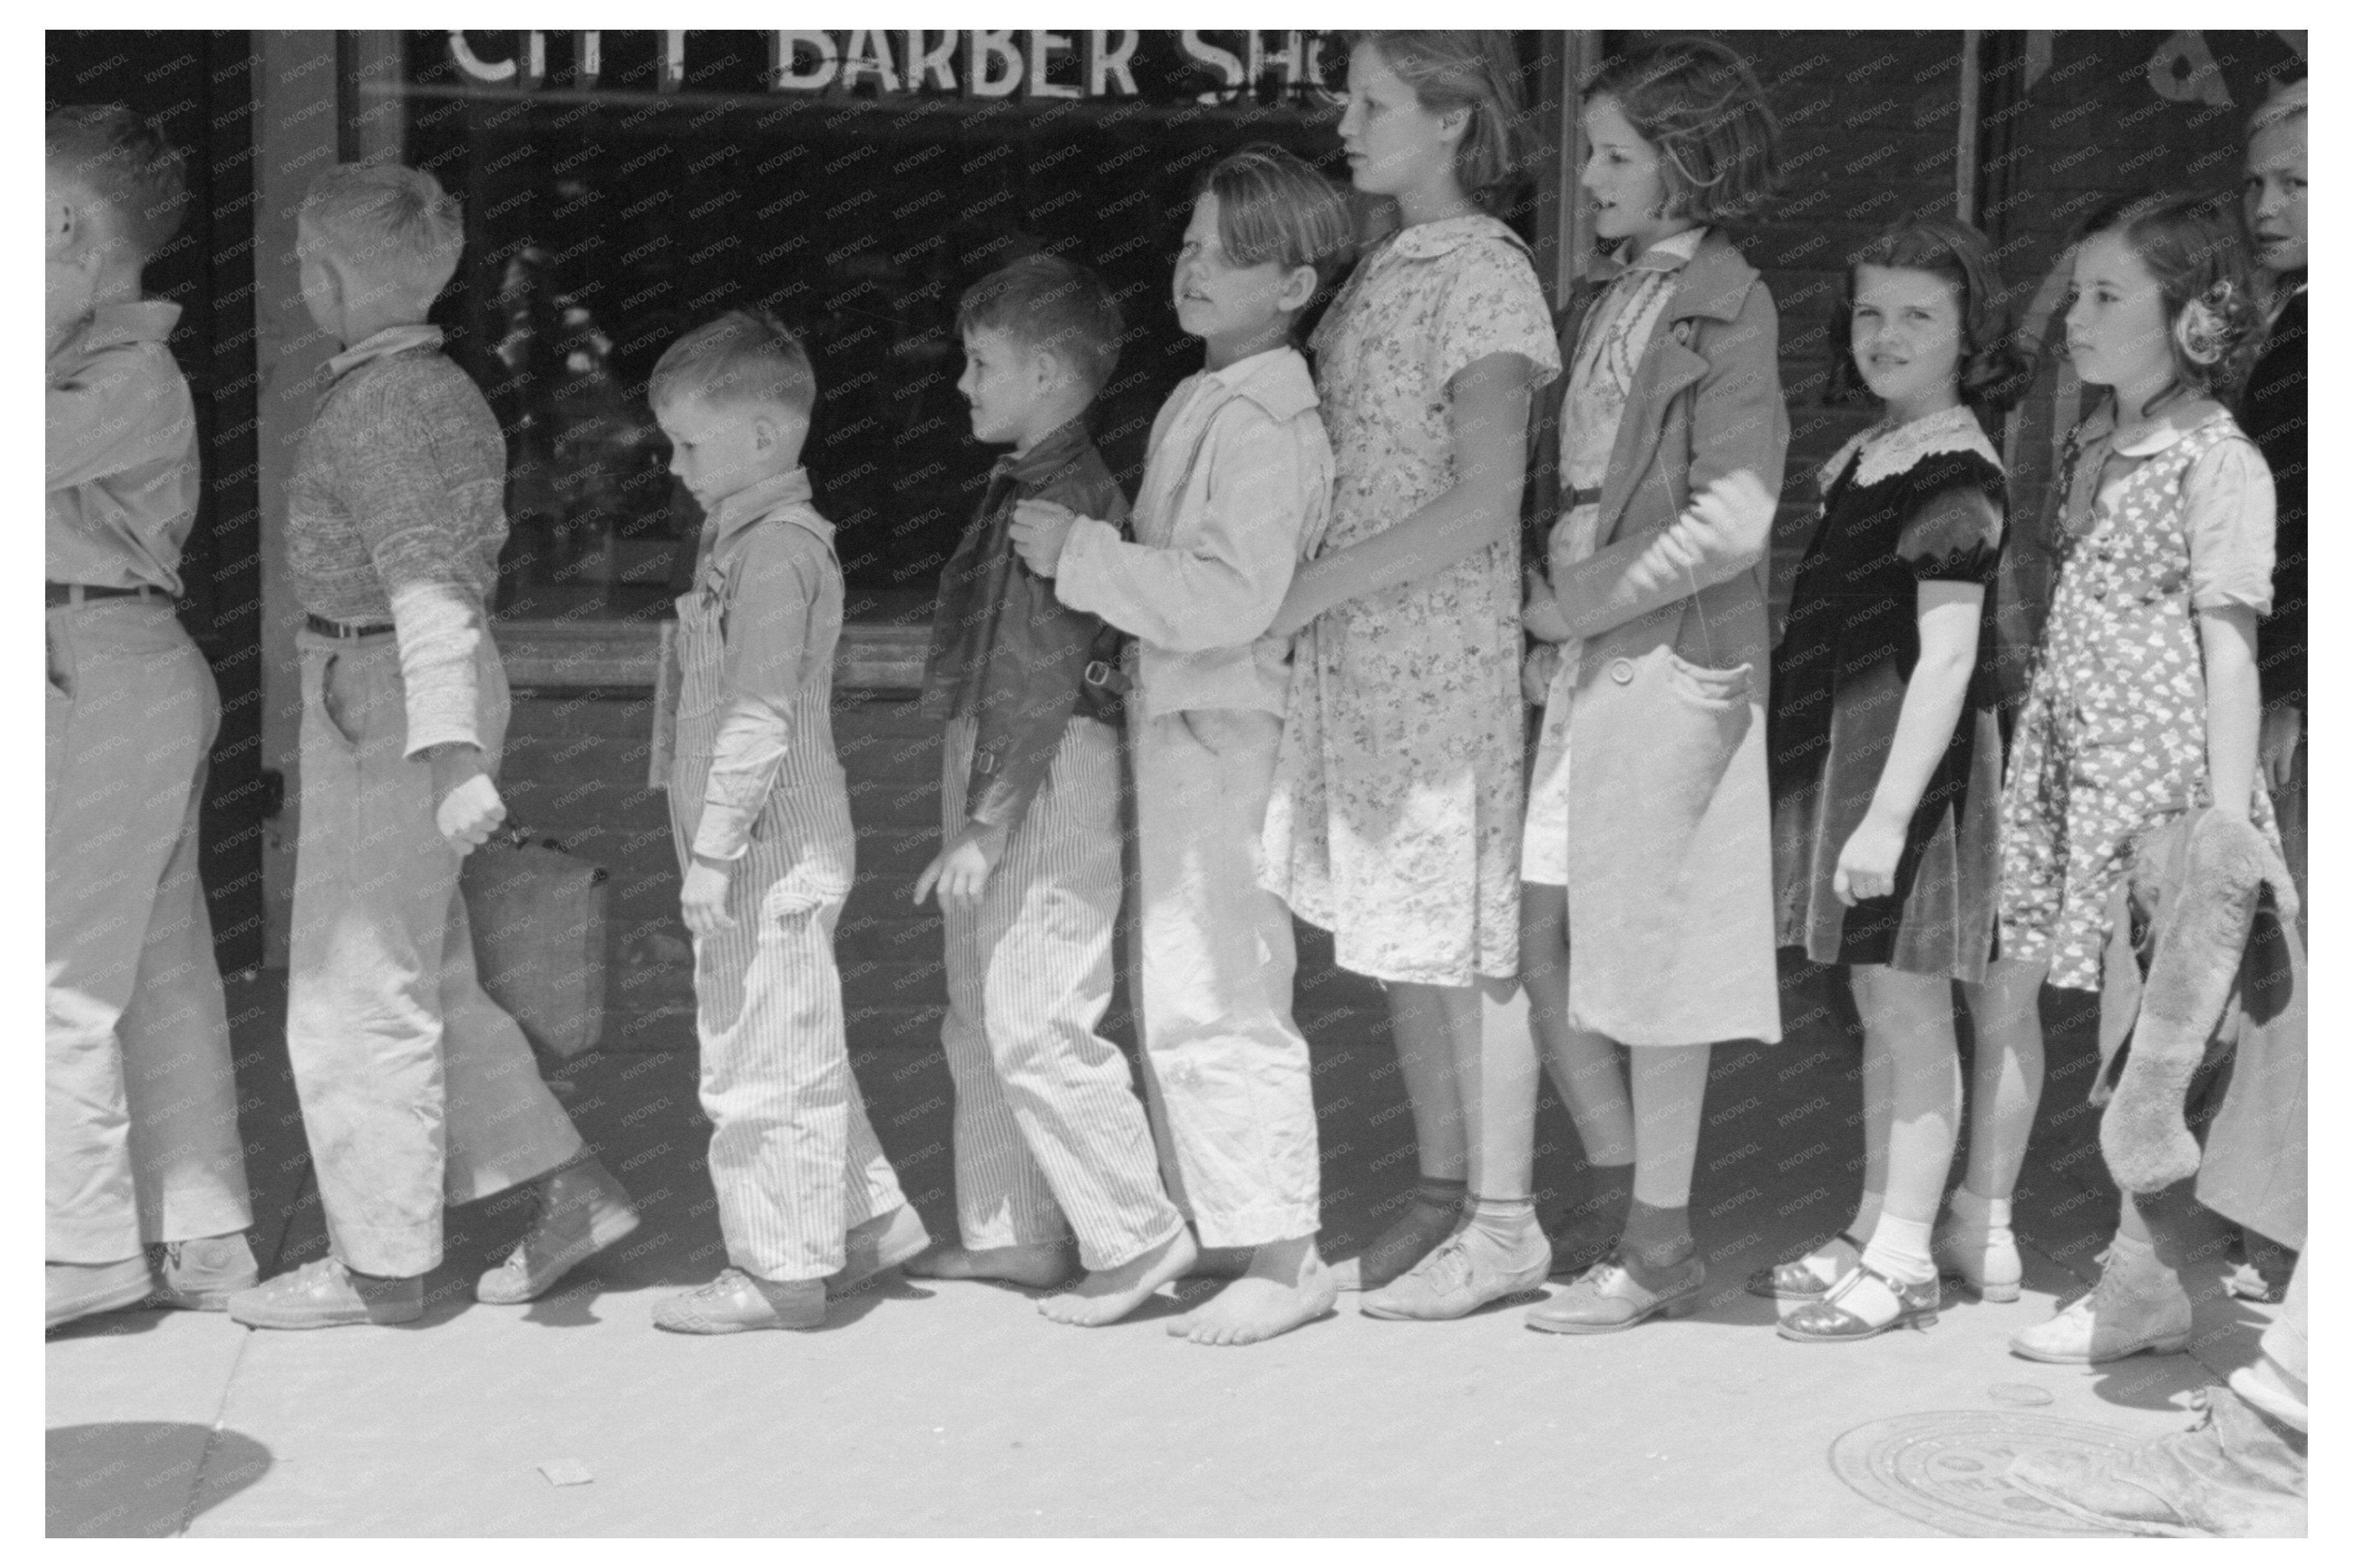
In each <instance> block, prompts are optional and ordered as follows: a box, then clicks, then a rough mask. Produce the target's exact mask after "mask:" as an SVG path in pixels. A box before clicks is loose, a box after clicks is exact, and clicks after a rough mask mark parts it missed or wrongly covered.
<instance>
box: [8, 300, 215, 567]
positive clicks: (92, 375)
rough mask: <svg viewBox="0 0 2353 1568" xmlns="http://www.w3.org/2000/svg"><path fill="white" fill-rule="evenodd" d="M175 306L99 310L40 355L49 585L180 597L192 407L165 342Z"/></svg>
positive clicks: (190, 515)
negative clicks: (44, 357)
mask: <svg viewBox="0 0 2353 1568" xmlns="http://www.w3.org/2000/svg"><path fill="white" fill-rule="evenodd" d="M179 319H180V307H178V306H177V305H172V304H166V303H164V301H162V300H131V301H127V302H124V303H121V304H112V305H100V306H99V307H98V308H97V309H96V310H93V311H91V312H90V316H89V318H88V319H87V320H85V321H83V322H82V324H81V325H80V326H79V327H78V328H76V329H75V330H74V331H73V332H71V333H70V334H69V336H68V337H67V338H66V340H65V342H61V343H59V344H58V348H57V351H56V352H55V353H52V354H50V355H49V356H48V365H47V371H48V375H47V380H48V398H47V403H48V411H47V440H46V456H47V468H48V518H47V539H46V542H45V554H46V556H47V568H48V580H49V581H50V582H52V583H79V584H84V585H85V586H89V587H94V588H137V587H142V586H145V587H154V588H161V589H162V590H164V592H165V593H166V594H170V595H173V596H174V597H177V596H178V595H179V592H180V550H181V547H182V546H183V545H185V543H186V542H187V539H188V530H189V529H190V528H192V527H194V526H195V521H196V498H197V489H196V486H197V478H198V465H197V458H196V413H195V403H194V402H193V401H192V400H191V399H190V398H189V396H188V383H187V380H186V378H185V377H184V376H183V375H181V374H180V367H179V365H178V364H177V363H174V361H173V359H172V351H171V350H170V349H169V348H166V347H165V346H164V344H165V342H166V340H168V339H169V338H170V337H171V335H172V327H173V325H174V323H175V322H176V321H179Z"/></svg>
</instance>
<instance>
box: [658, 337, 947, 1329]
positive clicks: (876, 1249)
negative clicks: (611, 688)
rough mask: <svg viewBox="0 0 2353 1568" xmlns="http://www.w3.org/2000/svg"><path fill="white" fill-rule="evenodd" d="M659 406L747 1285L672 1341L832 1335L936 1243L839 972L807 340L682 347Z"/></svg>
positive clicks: (722, 1079)
mask: <svg viewBox="0 0 2353 1568" xmlns="http://www.w3.org/2000/svg"><path fill="white" fill-rule="evenodd" d="M646 395H647V400H648V401H649V403H651V404H652V405H653V410H654V417H655V419H656V420H657V421H658V422H659V424H660V426H661V428H662V433H663V434H664V435H666V436H668V437H670V472H672V473H673V474H676V475H677V476H678V477H679V478H680V479H681V480H683V481H684V482H685V484H686V487H687V489H689V490H691V492H693V495H694V499H695V500H696V501H697V502H699V503H700V504H701V505H702V508H703V511H704V516H705V519H706V521H705V522H704V525H703V531H702V551H701V559H700V560H699V561H698V562H697V563H696V567H695V585H694V588H693V591H692V592H691V593H689V594H687V595H684V596H682V597H681V599H680V600H679V602H678V616H679V658H678V666H677V668H678V676H679V682H680V689H679V691H678V692H677V693H676V697H675V703H674V711H675V713H676V716H677V717H676V726H677V728H676V736H675V740H674V742H673V745H672V751H673V755H674V758H675V760H674V762H673V763H672V765H671V770H670V826H671V830H672V832H673V833H674V834H675V836H676V838H677V843H678V857H679V865H680V868H681V870H682V871H683V873H684V875H685V887H684V889H682V891H681V897H680V902H681V906H682V910H683V913H684V916H685V919H686V925H687V929H688V931H691V932H692V933H693V936H694V999H695V1026H696V1029H697V1032H698V1033H699V1034H700V1035H701V1037H702V1109H703V1110H704V1112H705V1113H706V1114H708V1115H709V1116H710V1118H711V1127H712V1131H711V1156H710V1164H711V1182H712V1186H713V1187H714V1188H715V1189H716V1190H717V1192H718V1195H719V1229H720V1234H721V1235H722V1236H723V1237H724V1238H725V1240H726V1244H727V1261H728V1264H729V1267H728V1268H724V1269H723V1270H721V1272H720V1275H719V1277H718V1278H717V1279H714V1280H712V1282H711V1283H710V1284H708V1285H705V1286H702V1288H700V1289H694V1290H690V1291H688V1292H686V1293H685V1294H683V1295H681V1296H677V1297H674V1298H672V1299H671V1300H668V1301H665V1302H663V1303H661V1305H659V1307H657V1308H656V1309H655V1310H654V1321H655V1323H656V1324H657V1325H659V1327H661V1328H665V1329H673V1330H676V1331H680V1332H681V1333H692V1334H728V1333H737V1332H741V1331H744V1330H746V1329H813V1328H816V1327H817V1326H818V1324H819V1323H822V1322H823V1321H825V1300H826V1294H827V1291H828V1289H831V1290H833V1291H834V1292H835V1293H837V1294H839V1293H840V1292H841V1291H843V1290H846V1289H849V1288H850V1287H852V1286H855V1285H857V1284H858V1283H859V1282H860V1281H861V1280H863V1279H867V1278H868V1277H869V1276H871V1275H873V1274H875V1273H878V1272H880V1271H881V1270H882V1269H884V1268H890V1267H891V1266H892V1265H893V1264H895V1263H900V1262H903V1261H904V1260H905V1259H907V1258H912V1257H913V1256H914V1255H915V1254H916V1253H918V1252H921V1251H922V1250H923V1248H924V1247H927V1246H928V1245H930V1241H931V1238H930V1237H929V1236H928V1235H926V1234H925V1232H924V1230H923V1221H922V1220H921V1219H920V1218H918V1217H917V1216H916V1214H915V1211H914V1210H913V1208H912V1207H910V1206H908V1204H907V1201H906V1199H905V1198H904V1197H903V1196H902V1195H901V1194H900V1191H899V1179H898V1177H897V1175H896V1174H895V1173H893V1172H892V1169H891V1162H890V1161H889V1160H888V1159H886V1158H884V1157H883V1153H882V1148H881V1144H880V1143H878V1142H875V1139H874V1129H873V1128H872V1127H871V1125H869V1124H868V1122H867V1120H866V1107H865V1105H864V1103H863V1102H862V1101H861V1100H860V1098H859V1093H858V1080H857V1079H856V1078H855V1077H853V1076H852V1074H851V1072H850V1070H849V1044H848V1039H847V1037H846V1035H845V1033H844V1027H843V1019H842V1009H841V975H840V973H839V971H838V970H837V969H836V968H835V966H834V958H833V932H834V925H835V922H836V921H839V919H840V917H841V906H842V904H843V902H844V900H847V899H848V898H849V887H850V879H851V875H852V872H853V869H854V868H855V865H856V860H857V841H856V839H855V838H854V837H853V836H852V834H851V831H850V824H849V791H848V789H847V788H846V787H845V785H844V782H843V777H842V771H841V764H840V763H839V762H838V761H836V760H835V757H834V752H833V719H832V713H831V703H832V697H833V650H834V645H835V644H836V643H837V642H838V641H839V639H840V637H841V600H842V584H841V567H840V564H839V562H837V561H836V559H835V557H834V552H833V525H832V524H831V523H829V522H828V521H826V520H825V519H824V518H822V517H820V516H818V512H817V509H816V508H814V507H812V506H810V505H809V481H808V474H807V470H806V469H804V468H802V467H801V466H800V452H801V443H802V442H803V441H804V440H805V439H807V436H808V428H809V414H810V411H811V409H812V408H813V407H814V406H815V405H816V402H817V381H816V378H815V376H814V375H812V374H810V370H809V362H808V355H807V353H804V352H803V350H802V348H801V345H800V344H799V342H797V341H796V340H795V339H794V338H793V336H792V334H791V333H789V332H787V331H785V329H784V328H783V327H781V326H779V325H777V324H776V321H774V320H773V319H772V318H768V317H765V316H754V315H752V314H749V313H747V312H745V311H742V310H734V311H730V312H729V313H728V314H726V315H724V316H722V317H721V318H720V319H719V320H717V321H712V322H710V323H708V324H706V325H704V326H701V327H698V328H696V329H695V330H694V331H691V332H689V333H687V334H686V335H685V336H684V337H682V338H681V339H679V341H678V342H675V343H672V344H671V345H670V350H669V352H668V353H664V354H663V355H662V357H661V361H660V363H658V364H657V365H655V367H654V372H653V375H652V377H651V378H650V380H649V383H648V384H647V387H646ZM845 1231H846V1232H847V1235H845V1234H844V1233H845Z"/></svg>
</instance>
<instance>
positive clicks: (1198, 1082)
mask: <svg viewBox="0 0 2353 1568" xmlns="http://www.w3.org/2000/svg"><path fill="white" fill-rule="evenodd" d="M1128 735H1129V746H1130V750H1131V753H1132V755H1133V756H1134V764H1135V813H1136V859H1137V871H1138V879H1137V894H1138V897H1139V899H1140V900H1141V903H1142V910H1141V914H1140V917H1139V918H1138V919H1137V920H1135V921H1134V922H1133V927H1132V929H1133V933H1134V944H1135V950H1136V951H1135V952H1134V969H1133V971H1132V973H1136V974H1138V975H1139V976H1140V985H1139V991H1140V994H1141V1001H1140V1006H1141V1009H1142V1012H1143V1021H1144V1028H1143V1035H1144V1059H1145V1070H1146V1075H1147V1078H1148V1079H1149V1081H1150V1084H1151V1087H1152V1089H1153V1091H1154V1092H1153V1094H1152V1102H1153V1110H1154V1113H1155V1114H1154V1121H1155V1130H1156V1131H1159V1132H1160V1133H1161V1135H1162V1144H1163V1147H1164V1149H1165V1150H1166V1152H1167V1154H1168V1155H1169V1156H1170V1157H1169V1158H1166V1159H1165V1160H1164V1161H1163V1168H1164V1170H1166V1173H1167V1174H1168V1179H1169V1190H1170V1192H1171V1193H1172V1194H1174V1196H1175V1198H1176V1205H1177V1207H1178V1208H1179V1209H1181V1210H1183V1211H1184V1213H1185V1214H1186V1215H1187V1217H1188V1218H1190V1219H1191V1220H1192V1221H1193V1225H1194V1228H1195V1229H1196V1230H1198V1232H1199V1233H1200V1237H1201V1241H1202V1243H1203V1245H1205V1246H1208V1247H1256V1246H1258V1245H1260V1244H1261V1243H1264V1242H1270V1241H1282V1240H1287V1239H1289V1238H1291V1237H1300V1236H1312V1235H1314V1233H1315V1231H1316V1230H1317V1229H1318V1228H1320V1226H1321V1223H1322V1222H1321V1220H1320V1218H1319V1216H1318V1214H1317V1185H1318V1184H1317V1172H1316V1143H1315V1101H1314V1089H1313V1082H1314V1079H1313V1075H1312V1073H1311V1071H1310V1068H1309V1066H1308V1058H1307V1040H1306V1038H1305V1037H1303V1035H1301V1034H1300V1032H1299V1029H1298V1026H1296V1025H1295V1024H1293V1022H1292V1017H1291V986H1292V974H1293V970H1294V969H1295V968H1296V967H1297V964H1298V954H1297V952H1296V950H1295V948H1294V946H1293V939H1292V931H1291V911H1290V910H1289V909H1288V908H1286V907H1285V906H1284V904H1283V902H1282V900H1281V899H1279V898H1277V897H1276V896H1275V895H1274V894H1272V893H1271V892H1268V891H1267V890H1266V889H1264V888H1263V887H1261V886H1260V883H1259V871H1260V868H1261V864H1262V861H1263V854H1262V851H1261V847H1260V842H1259V840H1260V833H1261V828H1262V827H1263V826H1264V825H1265V822H1266V803H1267V797H1268V795H1270V794H1271V791H1272V789H1273V785H1274V760H1275V752H1276V749H1277V748H1278V746H1279V745H1280V744H1281V742H1282V715H1280V714H1277V713H1264V712H1258V711H1254V710H1250V709H1244V708H1204V709H1197V710H1192V711H1189V712H1182V713H1170V714H1164V715H1161V716H1159V717H1157V718H1153V719H1147V720H1142V721H1137V720H1133V719H1132V720H1130V721H1129V731H1128Z"/></svg>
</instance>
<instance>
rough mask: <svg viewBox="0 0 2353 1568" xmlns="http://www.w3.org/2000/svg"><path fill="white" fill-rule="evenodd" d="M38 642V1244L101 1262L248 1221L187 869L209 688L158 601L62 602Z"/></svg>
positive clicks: (196, 891)
mask: <svg viewBox="0 0 2353 1568" xmlns="http://www.w3.org/2000/svg"><path fill="white" fill-rule="evenodd" d="M47 641H48V666H49V681H48V715H47V759H46V762H47V767H46V769H45V773H46V784H47V809H46V813H45V826H46V834H45V845H44V848H45V854H46V861H47V864H46V871H47V888H46V892H47V909H46V921H45V928H46V947H45V949H44V955H43V956H44V973H45V977H46V986H45V989H46V992H47V1046H48V1055H47V1085H46V1089H47V1096H46V1103H47V1115H46V1131H47V1144H48V1147H47V1170H48V1225H47V1231H48V1234H47V1256H48V1258H49V1259H50V1260H52V1261H54V1262H58V1263H112V1262H117V1261H120V1260H121V1259H123V1258H135V1257H137V1256H138V1254H139V1250H140V1247H141V1246H142V1244H143V1243H146V1242H150V1241H188V1240H193V1239H195V1238H196V1237H206V1236H224V1235H227V1234H228V1233H229V1232H232V1231H240V1230H243V1229H245V1228H246V1226H249V1225H251V1224H252V1223H253V1210H252V1205H251V1202H250V1200H249V1198H248V1195H247V1191H246V1184H245V1153H244V1145H243V1143H242V1142H240V1141H239V1139H238V1136H237V1081H236V1079H235V1077H234V1075H233V1074H232V1072H231V1070H230V1067H229V1040H228V1014H227V1008H226V1007H225V1006H224V1005H223V1002H222V997H221V980H220V970H219V969H218V968H217V967H216V964H215V963H214V960H213V931H212V921H211V920H210V919H209V918H208V917H207V916H206V912H205V894H204V888H203V885H202V884H201V883H200V882H199V881H198V879H197V876H196V855H197V842H198V841H197V816H198V812H199V810H200V809H201V807H202V805H203V804H204V796H205V773H206V764H207V761H208V759H209V757H210V754H211V752H212V744H213V738H214V736H215V735H216V733H217V732H218V731H219V729H220V693H219V689H218V688H217V687H216V686H215V685H214V683H213V674H212V670H211V669H210V668H208V667H207V666H206V663H205V660H204V656H203V655H202V654H201V653H199V652H197V651H196V645H195V643H194V642H193V641H192V640H190V638H189V637H188V634H187V633H186V631H185V630H184V629H182V627H181V626H180V623H179V620H178V618H177V617H176V616H174V614H173V613H172V606H171V605H169V604H168V603H166V602H164V601H162V600H157V599H100V600H96V601H93V602H90V603H88V604H84V605H59V606H58V607H57V608H55V609H53V610H50V611H49V612H48V621H47Z"/></svg>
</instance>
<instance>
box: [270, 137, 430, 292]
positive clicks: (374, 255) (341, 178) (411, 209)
mask: <svg viewBox="0 0 2353 1568" xmlns="http://www.w3.org/2000/svg"><path fill="white" fill-rule="evenodd" d="M301 216H302V218H303V220H304V221H305V222H306V223H308V224H309V225H310V226H311V231H312V232H313V233H314V234H315V235H317V236H318V237H319V238H321V239H322V240H324V241H325V242H326V243H327V246H328V247H329V248H331V249H332V251H333V252H334V253H335V255H337V256H338V257H340V258H342V259H343V260H344V261H345V262H347V263H349V264H350V265H351V266H352V267H353V268H354V269H355V270H357V271H359V272H361V273H362V274H364V275H365V276H366V277H368V278H371V279H379V280H381V281H383V282H385V283H388V284H391V285H393V286H394V287H396V288H398V289H403V290H405V291H406V292H407V293H409V294H411V295H413V296H415V298H416V300H417V303H419V304H420V305H429V304H431V303H432V302H433V298H434V296H435V295H437V294H438V293H440V292H441V289H442V287H443V285H445V284H447V283H448V281H449V279H450V276H451V274H453V273H455V272H456V271H457V270H458V257H459V253H460V252H461V251H463V250H464V249H465V248H466V221H465V214H464V212H463V210H462V209H461V208H460V207H459V205H458V202H457V199H456V198H455V197H453V196H451V195H449V194H448V192H446V191H444V190H443V189H442V188H441V182H439V181H438V180H436V179H435V178H434V177H433V176H432V175H431V174H427V173H426V172H425V171H424V170H422V169H411V168H406V167H405V166H403V165H401V164H398V163H338V164H336V165H335V166H334V167H333V168H332V169H329V170H327V171H326V172H325V173H324V174H321V175H320V176H319V177H318V178H317V179H315V180H313V181H311V189H310V190H309V192H308V193H307V194H305V195H304V196H303V197H302V209H301Z"/></svg>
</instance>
